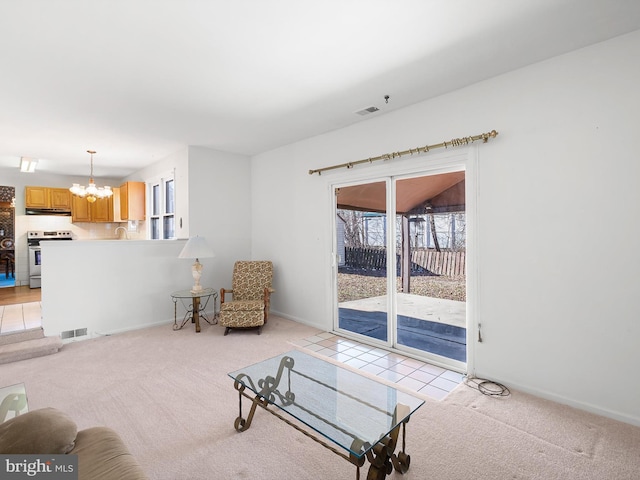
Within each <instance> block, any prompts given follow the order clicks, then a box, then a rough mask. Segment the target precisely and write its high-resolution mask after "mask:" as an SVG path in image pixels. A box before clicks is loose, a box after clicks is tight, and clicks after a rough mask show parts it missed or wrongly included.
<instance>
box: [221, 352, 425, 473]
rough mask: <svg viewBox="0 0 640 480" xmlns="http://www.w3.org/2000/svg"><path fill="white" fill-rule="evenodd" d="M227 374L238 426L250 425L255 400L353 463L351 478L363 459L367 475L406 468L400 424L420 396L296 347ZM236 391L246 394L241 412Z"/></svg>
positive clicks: (417, 404)
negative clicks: (247, 402) (236, 404)
mask: <svg viewBox="0 0 640 480" xmlns="http://www.w3.org/2000/svg"><path fill="white" fill-rule="evenodd" d="M229 376H230V377H231V378H232V379H233V380H234V387H235V389H236V390H237V391H238V396H239V409H240V412H239V415H238V418H236V420H235V424H234V426H235V429H236V430H237V431H238V432H244V431H245V430H247V429H248V428H249V427H250V426H251V422H252V420H253V416H254V414H255V411H256V407H258V406H259V407H262V408H263V409H265V410H267V411H268V412H270V413H272V414H273V415H275V416H276V417H278V418H280V419H281V420H283V421H285V422H286V423H287V424H289V425H290V426H292V427H294V428H295V429H296V430H298V431H300V432H302V433H303V434H305V435H306V436H308V437H309V438H312V439H313V440H315V441H316V442H318V443H320V444H321V445H323V446H324V447H326V448H328V449H329V450H331V451H333V452H334V453H336V454H338V455H339V456H341V457H342V458H344V459H346V460H348V461H350V462H351V463H353V464H354V465H356V467H357V470H356V479H359V478H360V467H362V466H363V465H364V464H365V461H366V460H369V463H370V464H371V465H370V467H369V472H368V475H367V479H370V480H374V479H383V478H385V477H386V475H388V474H390V473H391V472H392V471H393V469H394V468H395V469H396V470H397V471H398V472H400V473H405V472H406V471H407V470H408V469H409V464H410V461H411V458H410V456H409V455H408V454H407V453H406V452H405V439H406V438H405V437H406V432H405V428H406V427H405V426H406V424H407V422H408V421H409V418H410V417H411V415H412V414H413V413H414V412H415V411H416V410H417V409H418V408H420V407H421V406H422V405H423V404H424V400H422V399H420V398H418V397H415V396H413V395H410V394H408V393H405V392H402V391H400V390H397V389H395V388H393V387H390V386H387V385H384V384H382V383H380V382H377V381H375V380H371V379H370V378H367V377H365V376H363V375H360V374H358V373H355V372H353V371H351V370H349V369H347V368H344V367H341V366H338V365H335V364H333V363H331V362H328V361H326V360H323V359H321V358H318V357H315V356H312V355H308V354H306V353H303V352H300V351H297V350H294V351H291V352H287V353H285V354H282V355H279V356H277V357H273V358H270V359H268V360H264V361H262V362H259V363H256V364H254V365H250V366H248V367H245V368H242V369H240V370H237V371H235V372H231V373H229ZM242 397H245V398H248V399H249V400H251V406H250V409H249V413H248V415H247V416H246V418H245V417H244V416H243V413H242ZM292 417H293V418H292ZM296 420H297V422H296ZM401 430H402V437H401V440H402V445H401V450H400V451H399V452H398V453H397V454H396V446H397V443H398V439H399V438H398V437H399V436H400V431H401Z"/></svg>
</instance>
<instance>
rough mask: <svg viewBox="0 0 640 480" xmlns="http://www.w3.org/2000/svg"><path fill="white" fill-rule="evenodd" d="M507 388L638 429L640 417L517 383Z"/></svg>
mask: <svg viewBox="0 0 640 480" xmlns="http://www.w3.org/2000/svg"><path fill="white" fill-rule="evenodd" d="M488 380H492V379H488ZM494 381H497V380H494ZM507 386H508V387H509V388H510V389H513V390H519V391H521V392H523V393H527V394H529V395H534V396H536V397H540V398H544V399H545V400H550V401H552V402H556V403H560V404H562V405H568V406H569V407H573V408H577V409H578V410H584V411H586V412H589V413H594V414H596V415H600V416H601V417H607V418H611V419H613V420H617V421H619V422H624V423H628V424H630V425H635V426H638V427H640V417H636V416H633V415H628V414H625V413H621V412H618V411H615V410H610V409H608V408H602V407H599V406H597V405H593V404H591V403H588V402H580V401H576V400H573V399H571V398H568V397H564V396H562V395H557V394H555V393H552V392H548V391H546V390H541V389H538V388H531V387H529V386H527V385H522V384H519V383H517V382H515V383H509V384H508V385H507Z"/></svg>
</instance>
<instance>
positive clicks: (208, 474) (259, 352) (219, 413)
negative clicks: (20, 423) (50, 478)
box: [0, 317, 640, 480]
mask: <svg viewBox="0 0 640 480" xmlns="http://www.w3.org/2000/svg"><path fill="white" fill-rule="evenodd" d="M223 332H224V329H223V328H222V327H218V326H209V325H207V324H205V325H203V329H202V332H201V333H199V334H196V333H195V332H194V331H193V328H189V326H187V327H185V329H183V330H181V331H177V332H174V331H173V330H172V329H171V325H166V326H161V327H154V328H149V329H144V330H138V331H134V332H128V333H124V334H120V335H115V336H110V337H103V338H98V339H93V340H86V341H82V342H77V343H71V344H67V345H65V346H64V348H63V349H62V350H61V351H60V352H59V353H58V354H56V355H52V356H49V357H42V358H36V359H30V360H24V361H21V362H16V363H13V364H7V365H2V366H0V384H3V385H8V384H14V383H20V382H24V383H25V384H26V388H27V393H28V399H29V407H30V409H32V410H33V409H36V408H42V407H46V406H52V407H56V408H59V409H60V410H63V411H65V412H67V413H68V414H70V415H71V416H72V417H73V418H74V419H75V420H76V422H77V423H78V426H79V428H87V427H90V426H95V425H106V426H109V427H111V428H114V429H115V430H116V431H118V432H119V433H120V435H121V436H122V438H123V439H124V441H125V442H126V443H127V445H128V446H129V448H130V450H131V451H132V453H133V454H134V455H135V456H136V457H137V458H138V460H139V462H140V463H141V465H142V466H143V468H144V469H145V470H146V472H147V473H148V475H149V476H150V477H151V478H152V479H158V480H159V479H167V480H177V479H203V480H204V479H215V478H228V479H253V478H256V479H258V478H260V479H274V480H275V479H278V480H288V479H291V480H294V479H295V480H300V479H332V480H333V479H353V478H355V467H354V466H352V465H351V464H350V463H349V462H347V461H345V460H343V459H341V458H340V457H338V456H336V455H334V454H333V453H331V452H330V451H328V450H326V449H324V448H322V447H321V446H320V445H317V444H316V443H314V442H313V441H312V440H310V439H308V438H307V437H306V436H304V435H302V434H300V433H299V432H296V431H295V430H294V429H292V428H291V427H289V426H288V425H286V424H285V423H284V422H282V421H280V420H279V419H277V418H275V417H274V416H272V415H269V414H268V413H266V412H264V411H261V410H258V412H257V413H256V416H255V418H254V421H253V424H252V426H251V428H250V429H249V430H248V431H246V432H244V433H237V432H236V431H235V430H234V428H233V422H234V420H235V418H236V416H237V414H238V394H237V392H236V391H235V390H234V389H233V382H232V380H231V379H230V378H229V377H228V376H227V372H230V371H233V370H237V369H238V368H241V367H242V366H245V365H248V364H251V363H255V362H258V361H260V360H263V359H265V358H268V357H271V356H274V355H277V354H279V353H282V352H285V351H287V350H291V349H292V348H293V347H292V345H291V344H290V343H288V342H289V341H293V340H297V339H300V338H306V337H309V336H311V335H313V334H315V333H316V332H317V330H315V329H313V328H311V327H307V326H304V325H300V324H297V323H295V322H291V321H289V320H285V319H281V318H278V317H272V318H271V320H270V322H269V325H267V326H266V327H265V328H264V329H263V332H262V335H259V336H258V335H256V334H255V332H250V331H247V332H237V331H233V332H231V333H230V334H229V335H228V336H226V337H224V336H223ZM621 394H623V392H622V391H621ZM244 405H245V410H244V411H245V412H246V411H247V409H246V408H247V406H248V404H247V402H246V400H245V404H244ZM407 451H408V453H409V454H410V455H411V468H410V470H409V472H408V473H407V474H405V475H404V476H400V475H399V474H398V473H395V472H394V473H393V474H392V478H404V479H407V480H410V479H416V480H417V479H421V480H422V479H425V478H432V479H437V480H442V479H491V480H495V479H544V480H552V479H563V480H566V479H594V480H595V479H598V480H600V479H629V480H631V479H637V478H639V477H640V428H638V427H634V426H631V425H627V424H624V423H620V422H616V421H613V420H610V419H606V418H603V417H598V416H595V415H592V414H589V413H585V412H581V411H578V410H575V409H572V408H569V407H566V406H562V405H558V404H555V403H552V402H548V401H544V400H541V399H538V398H535V397H532V396H529V395H525V394H522V393H519V392H514V393H513V394H512V395H511V396H510V397H507V398H494V397H487V396H484V395H482V394H480V393H478V392H477V391H475V390H472V389H471V388H469V387H467V386H465V385H461V386H459V387H458V388H457V389H456V390H454V391H453V392H452V393H451V394H450V395H449V396H448V397H447V398H446V399H445V400H443V401H440V402H437V401H434V400H427V403H426V404H425V405H424V406H423V407H422V408H421V409H420V410H418V412H417V413H416V414H415V415H414V416H413V417H412V418H411V421H410V422H409V424H408V425H407ZM361 478H366V470H364V471H362V472H361Z"/></svg>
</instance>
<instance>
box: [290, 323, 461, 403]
mask: <svg viewBox="0 0 640 480" xmlns="http://www.w3.org/2000/svg"><path fill="white" fill-rule="evenodd" d="M293 343H294V344H295V345H296V346H298V347H301V348H304V349H307V350H311V351H313V352H316V353H317V354H319V355H324V356H326V357H328V358H330V359H333V360H335V361H338V362H341V363H344V364H345V365H348V366H349V367H352V368H355V369H358V370H362V371H363V372H367V373H369V374H372V375H375V376H377V377H379V378H380V379H383V380H385V381H387V382H392V383H395V384H397V385H399V386H402V387H404V388H406V389H409V390H413V391H415V392H417V393H420V394H422V395H426V396H428V397H430V398H432V399H434V400H442V399H443V398H445V397H446V396H447V395H448V394H449V392H451V391H452V390H453V389H454V388H456V387H457V386H458V385H459V384H460V383H462V381H463V378H464V377H463V375H462V374H460V373H458V372H454V371H452V370H447V369H444V368H441V367H438V366H435V365H431V364H428V363H426V362H423V361H420V360H416V359H414V358H411V357H406V356H404V355H401V354H398V353H394V352H389V351H387V350H383V349H380V348H376V347H372V346H370V345H365V344H363V343H359V342H357V341H355V340H351V339H347V338H344V337H340V336H338V335H335V334H333V333H330V332H323V333H319V334H317V335H314V336H312V337H308V338H304V339H301V340H297V341H294V342H293Z"/></svg>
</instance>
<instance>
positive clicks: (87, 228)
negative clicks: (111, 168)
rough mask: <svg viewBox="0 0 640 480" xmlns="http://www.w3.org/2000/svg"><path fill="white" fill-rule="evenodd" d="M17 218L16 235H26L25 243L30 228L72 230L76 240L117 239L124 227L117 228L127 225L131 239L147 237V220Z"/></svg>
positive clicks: (28, 216) (41, 216)
mask: <svg viewBox="0 0 640 480" xmlns="http://www.w3.org/2000/svg"><path fill="white" fill-rule="evenodd" d="M15 220H16V224H15V225H16V236H17V237H19V236H20V235H25V243H26V233H27V232H28V231H30V230H64V231H70V232H72V233H73V239H74V240H116V239H119V238H121V237H122V236H123V232H122V229H120V230H118V232H116V228H118V227H125V228H126V229H127V237H128V238H129V239H130V240H144V239H145V238H146V234H145V231H146V227H145V222H119V223H117V222H113V223H72V222H71V217H61V216H48V215H17V216H16V219H15ZM136 224H137V225H136ZM18 241H19V239H18Z"/></svg>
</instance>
